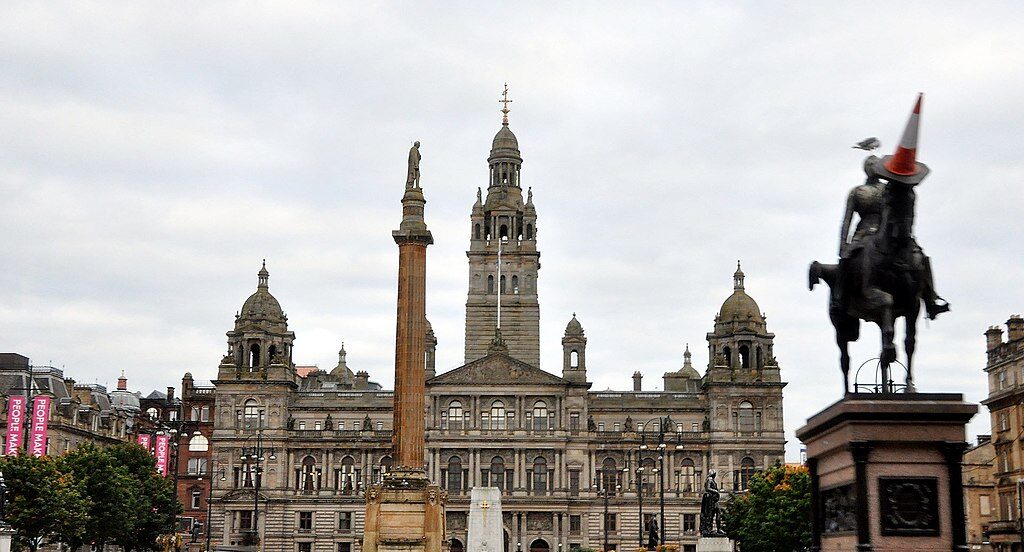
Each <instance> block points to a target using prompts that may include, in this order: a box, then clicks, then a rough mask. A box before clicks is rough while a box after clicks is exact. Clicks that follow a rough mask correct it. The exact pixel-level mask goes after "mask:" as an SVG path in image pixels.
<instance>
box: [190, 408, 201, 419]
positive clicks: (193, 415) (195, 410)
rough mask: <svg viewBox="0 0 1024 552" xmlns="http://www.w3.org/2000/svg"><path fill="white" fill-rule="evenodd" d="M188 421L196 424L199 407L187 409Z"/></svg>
mask: <svg viewBox="0 0 1024 552" xmlns="http://www.w3.org/2000/svg"><path fill="white" fill-rule="evenodd" d="M188 419H189V420H191V421H193V422H198V421H199V407H198V406H193V407H192V408H190V409H189V418H188Z"/></svg>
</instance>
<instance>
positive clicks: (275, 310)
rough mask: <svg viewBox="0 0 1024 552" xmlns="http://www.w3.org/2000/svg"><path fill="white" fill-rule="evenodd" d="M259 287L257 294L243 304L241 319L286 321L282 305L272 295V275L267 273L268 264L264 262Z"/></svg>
mask: <svg viewBox="0 0 1024 552" xmlns="http://www.w3.org/2000/svg"><path fill="white" fill-rule="evenodd" d="M258 276H259V285H258V286H257V287H256V293H253V294H252V295H250V296H249V298H248V299H246V300H245V303H243V304H242V311H241V313H240V314H239V317H240V318H248V319H253V318H256V319H264V320H271V321H282V320H284V311H283V310H281V303H279V302H278V301H277V298H275V297H274V296H273V295H271V294H270V285H269V283H268V282H269V280H270V273H269V272H267V263H266V261H263V268H261V269H260V271H259V274H258Z"/></svg>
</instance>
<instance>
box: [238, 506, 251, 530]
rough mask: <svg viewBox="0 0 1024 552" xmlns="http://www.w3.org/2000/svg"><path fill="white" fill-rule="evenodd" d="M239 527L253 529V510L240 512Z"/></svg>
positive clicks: (240, 528)
mask: <svg viewBox="0 0 1024 552" xmlns="http://www.w3.org/2000/svg"><path fill="white" fill-rule="evenodd" d="M238 529H239V530H240V531H246V530H252V510H240V511H239V512H238Z"/></svg>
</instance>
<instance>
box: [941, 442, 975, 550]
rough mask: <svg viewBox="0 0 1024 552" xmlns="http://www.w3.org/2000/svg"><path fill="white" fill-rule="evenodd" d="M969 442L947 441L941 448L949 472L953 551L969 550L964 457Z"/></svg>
mask: <svg viewBox="0 0 1024 552" xmlns="http://www.w3.org/2000/svg"><path fill="white" fill-rule="evenodd" d="M967 446H968V445H967V443H964V442H946V443H943V444H942V445H941V446H940V447H939V448H940V449H941V450H942V454H943V456H944V457H945V460H946V470H947V472H948V473H949V504H950V508H949V520H950V526H951V527H952V528H953V551H954V552H961V551H963V552H966V551H967V549H968V548H967V527H966V525H965V524H964V521H963V520H964V519H965V515H964V500H963V497H964V480H963V458H964V451H965V450H967Z"/></svg>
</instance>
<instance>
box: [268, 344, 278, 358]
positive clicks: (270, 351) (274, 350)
mask: <svg viewBox="0 0 1024 552" xmlns="http://www.w3.org/2000/svg"><path fill="white" fill-rule="evenodd" d="M267 356H268V357H269V358H270V362H274V357H275V356H277V345H271V346H270V347H268V348H267Z"/></svg>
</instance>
